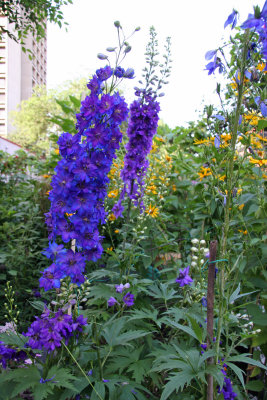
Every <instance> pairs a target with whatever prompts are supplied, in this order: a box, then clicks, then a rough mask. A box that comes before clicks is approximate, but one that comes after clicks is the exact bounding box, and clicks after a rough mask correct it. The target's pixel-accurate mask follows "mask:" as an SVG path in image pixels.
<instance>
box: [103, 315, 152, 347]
mask: <svg viewBox="0 0 267 400" xmlns="http://www.w3.org/2000/svg"><path fill="white" fill-rule="evenodd" d="M110 321H111V320H109V322H108V323H107V324H106V326H105V328H104V329H103V331H102V336H103V337H104V339H105V340H106V342H107V344H108V345H109V346H110V347H114V346H118V345H122V346H124V345H126V344H129V343H128V342H130V341H132V340H134V339H139V338H141V337H143V336H146V335H149V334H151V333H152V332H145V331H142V330H135V331H133V330H132V331H127V332H125V333H121V331H122V330H123V328H124V327H125V325H126V322H127V318H124V317H123V318H120V319H116V323H110Z"/></svg>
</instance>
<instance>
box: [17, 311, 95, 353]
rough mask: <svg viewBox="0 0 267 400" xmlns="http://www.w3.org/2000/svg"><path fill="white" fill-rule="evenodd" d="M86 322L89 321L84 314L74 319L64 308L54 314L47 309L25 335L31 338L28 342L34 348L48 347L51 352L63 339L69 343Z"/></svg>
mask: <svg viewBox="0 0 267 400" xmlns="http://www.w3.org/2000/svg"><path fill="white" fill-rule="evenodd" d="M86 323H87V321H86V319H85V318H84V317H83V316H82V315H79V316H78V318H77V319H76V320H74V319H73V317H72V316H71V315H67V314H65V313H64V312H63V310H58V311H57V313H56V314H55V315H54V316H52V313H51V312H50V310H48V309H45V311H44V313H43V314H42V315H41V317H40V318H39V317H36V320H35V321H34V322H33V323H32V324H31V325H30V327H29V328H28V331H27V332H26V333H25V334H24V336H27V337H28V338H29V340H28V342H27V344H28V346H29V347H31V348H32V349H40V350H41V349H46V350H47V351H48V352H49V353H50V352H53V351H54V350H56V348H58V347H60V346H61V341H62V340H65V342H66V343H67V341H68V340H69V338H70V337H71V336H73V335H74V333H79V332H82V327H83V326H84V325H86Z"/></svg>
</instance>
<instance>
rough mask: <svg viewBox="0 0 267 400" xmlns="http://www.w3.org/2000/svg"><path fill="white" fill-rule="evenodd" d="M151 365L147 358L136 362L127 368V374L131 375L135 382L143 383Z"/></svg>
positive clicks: (149, 359)
mask: <svg viewBox="0 0 267 400" xmlns="http://www.w3.org/2000/svg"><path fill="white" fill-rule="evenodd" d="M151 365H152V359H151V358H147V359H144V360H138V361H136V362H135V363H134V364H131V365H130V366H129V368H127V372H131V373H132V378H133V379H134V380H135V381H136V382H137V383H141V382H144V380H145V378H146V377H147V375H148V374H149V371H150V368H151Z"/></svg>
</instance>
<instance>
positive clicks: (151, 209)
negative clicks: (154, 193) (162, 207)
mask: <svg viewBox="0 0 267 400" xmlns="http://www.w3.org/2000/svg"><path fill="white" fill-rule="evenodd" d="M146 213H147V214H148V215H150V216H151V217H152V218H157V216H158V215H159V209H158V208H157V207H156V206H152V205H151V203H150V204H149V207H148V209H147V210H146Z"/></svg>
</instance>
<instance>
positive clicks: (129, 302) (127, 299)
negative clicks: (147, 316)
mask: <svg viewBox="0 0 267 400" xmlns="http://www.w3.org/2000/svg"><path fill="white" fill-rule="evenodd" d="M129 287H130V284H129V283H128V282H127V283H125V284H124V285H123V284H122V283H121V284H119V285H116V286H115V288H116V292H117V293H123V292H124V291H125V290H126V289H129ZM122 301H123V303H124V304H125V305H126V306H127V307H131V306H133V305H134V295H133V294H132V293H130V292H127V293H126V294H125V295H124V296H123V298H122ZM107 304H108V307H113V306H115V304H119V302H118V301H117V300H116V299H115V297H110V298H109V299H108V302H107Z"/></svg>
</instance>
